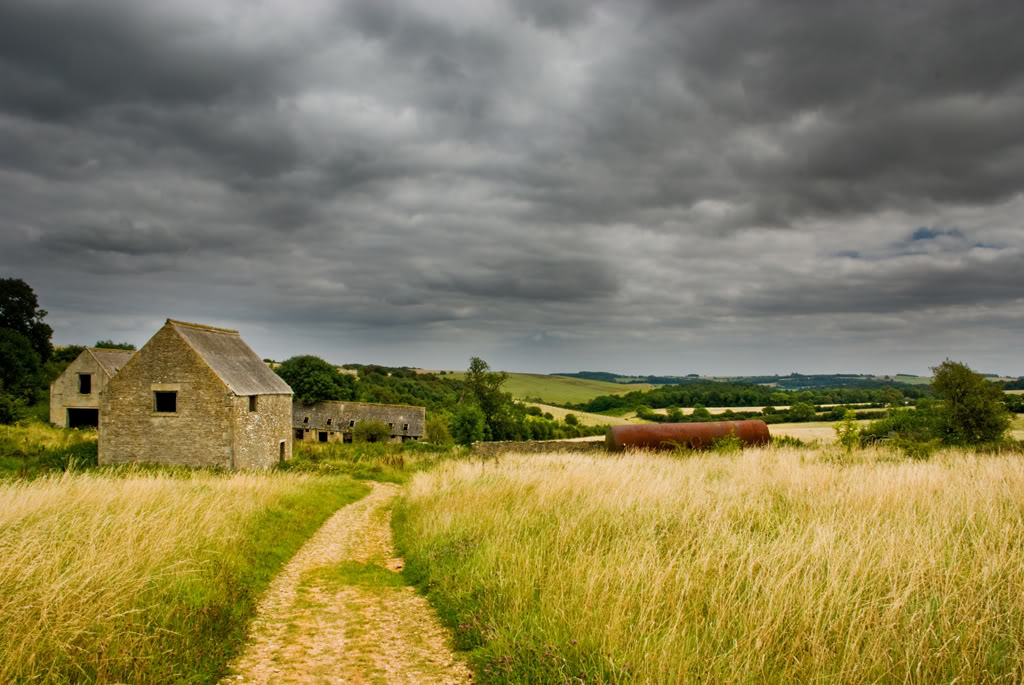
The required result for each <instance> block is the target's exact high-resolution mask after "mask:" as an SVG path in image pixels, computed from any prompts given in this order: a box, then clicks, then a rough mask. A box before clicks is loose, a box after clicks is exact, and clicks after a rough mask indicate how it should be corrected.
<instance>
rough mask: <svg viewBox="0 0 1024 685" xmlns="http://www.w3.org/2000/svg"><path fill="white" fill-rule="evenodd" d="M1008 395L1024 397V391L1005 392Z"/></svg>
mask: <svg viewBox="0 0 1024 685" xmlns="http://www.w3.org/2000/svg"><path fill="white" fill-rule="evenodd" d="M1004 392H1005V393H1006V394H1007V395H1024V390H1005V391H1004Z"/></svg>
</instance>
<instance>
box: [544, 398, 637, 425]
mask: <svg viewBox="0 0 1024 685" xmlns="http://www.w3.org/2000/svg"><path fill="white" fill-rule="evenodd" d="M527 406H531V407H539V408H540V410H541V411H544V412H549V413H550V414H551V415H552V416H554V417H555V418H556V419H558V420H559V421H562V420H564V419H565V415H566V414H573V415H574V416H575V417H576V418H577V419H579V422H580V423H581V424H582V425H584V426H623V425H626V424H629V423H647V422H646V421H644V420H642V419H638V418H636V412H633V417H632V418H626V417H622V416H606V415H605V414H590V413H588V412H585V411H573V410H571V409H562V408H561V407H553V406H551V405H550V404H538V403H536V402H528V403H527Z"/></svg>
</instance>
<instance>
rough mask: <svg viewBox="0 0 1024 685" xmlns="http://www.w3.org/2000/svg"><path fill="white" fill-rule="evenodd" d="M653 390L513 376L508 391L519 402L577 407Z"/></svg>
mask: <svg viewBox="0 0 1024 685" xmlns="http://www.w3.org/2000/svg"><path fill="white" fill-rule="evenodd" d="M451 375H452V376H453V377H455V378H456V379H459V380H461V379H463V378H465V376H466V374H465V372H463V371H452V372H451ZM653 387H654V386H653V385H647V384H637V385H624V384H622V383H606V382H605V381H592V380H587V379H585V378H570V377H568V376H546V375H544V374H539V373H510V374H509V375H508V382H507V383H505V386H504V390H505V392H509V393H512V396H513V397H515V398H518V399H526V398H529V397H533V398H540V399H541V400H544V401H545V402H555V403H557V404H567V403H573V404H575V403H579V402H586V401H588V400H591V399H593V398H595V397H597V396H599V395H624V394H625V393H627V392H632V391H634V390H649V389H650V388H653Z"/></svg>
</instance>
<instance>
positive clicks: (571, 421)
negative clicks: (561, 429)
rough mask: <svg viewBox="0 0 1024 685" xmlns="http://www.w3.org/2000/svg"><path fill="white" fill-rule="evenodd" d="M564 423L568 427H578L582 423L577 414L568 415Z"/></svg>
mask: <svg viewBox="0 0 1024 685" xmlns="http://www.w3.org/2000/svg"><path fill="white" fill-rule="evenodd" d="M564 421H565V424H566V425H567V426H578V425H579V423H580V420H579V419H577V418H576V415H575V414H566V415H565V419H564Z"/></svg>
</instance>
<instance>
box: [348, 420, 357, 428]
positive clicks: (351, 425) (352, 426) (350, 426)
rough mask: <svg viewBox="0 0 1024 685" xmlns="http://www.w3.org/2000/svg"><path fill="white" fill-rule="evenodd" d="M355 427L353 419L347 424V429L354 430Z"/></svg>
mask: <svg viewBox="0 0 1024 685" xmlns="http://www.w3.org/2000/svg"><path fill="white" fill-rule="evenodd" d="M355 425H356V421H355V419H352V420H351V421H349V422H348V427H349V428H355Z"/></svg>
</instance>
